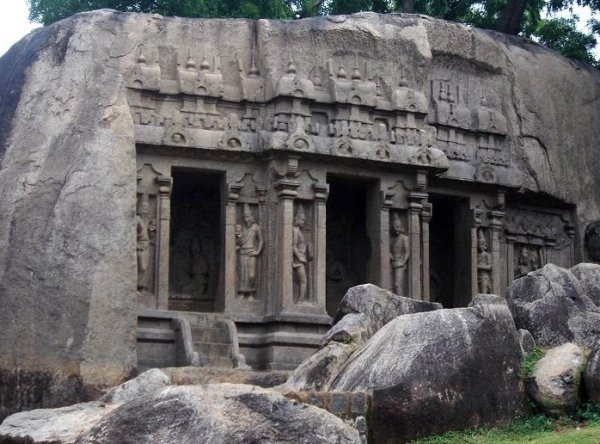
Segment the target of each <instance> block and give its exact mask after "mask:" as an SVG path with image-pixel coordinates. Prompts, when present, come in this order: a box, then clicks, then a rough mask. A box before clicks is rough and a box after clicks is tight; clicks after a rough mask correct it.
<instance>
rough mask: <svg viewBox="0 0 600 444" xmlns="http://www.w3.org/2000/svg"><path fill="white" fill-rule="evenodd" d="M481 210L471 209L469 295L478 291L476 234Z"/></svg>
mask: <svg viewBox="0 0 600 444" xmlns="http://www.w3.org/2000/svg"><path fill="white" fill-rule="evenodd" d="M482 216H483V211H481V210H477V209H476V210H473V224H472V226H471V297H473V296H475V295H476V294H477V293H478V292H479V285H478V283H477V234H478V230H479V227H480V226H481V218H482Z"/></svg>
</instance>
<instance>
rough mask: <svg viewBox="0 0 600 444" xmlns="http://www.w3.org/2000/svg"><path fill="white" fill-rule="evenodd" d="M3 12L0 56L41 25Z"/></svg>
mask: <svg viewBox="0 0 600 444" xmlns="http://www.w3.org/2000/svg"><path fill="white" fill-rule="evenodd" d="M2 3H3V4H2V13H1V14H0V56H2V55H3V54H4V53H5V52H6V51H8V49H9V48H10V47H11V46H12V45H13V43H16V42H17V41H19V40H20V39H21V38H22V37H24V36H25V35H27V34H28V33H29V31H31V30H32V29H34V28H36V27H38V26H40V25H38V24H32V23H29V20H28V19H27V16H28V14H29V9H28V8H27V0H3V1H2ZM574 12H575V13H576V14H577V15H578V16H579V17H580V19H581V26H584V24H585V22H586V21H587V20H588V18H589V17H590V12H589V9H588V10H585V9H582V8H579V7H576V8H575V11H574ZM594 53H595V55H596V57H600V43H599V44H598V45H596V48H595V51H594Z"/></svg>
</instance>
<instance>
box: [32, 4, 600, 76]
mask: <svg viewBox="0 0 600 444" xmlns="http://www.w3.org/2000/svg"><path fill="white" fill-rule="evenodd" d="M27 1H28V3H29V18H30V19H31V20H32V21H34V22H38V23H42V24H44V25H49V24H50V23H54V22H55V21H58V20H61V19H63V18H66V17H69V16H70V15H73V14H75V13H78V12H83V11H90V10H93V9H100V8H111V9H116V10H119V11H125V12H152V13H158V14H162V15H168V16H179V17H246V18H252V19H258V18H271V19H294V18H302V17H309V16H315V15H323V14H350V13H354V12H359V11H374V12H380V13H392V12H414V13H421V14H428V15H431V16H433V17H438V18H442V19H445V20H452V21H457V22H462V23H465V24H469V25H473V26H476V27H479V28H487V29H495V30H499V31H501V32H505V33H508V34H514V35H517V34H518V35H521V36H523V37H527V38H530V39H533V40H536V41H539V42H540V43H542V44H544V45H546V46H548V47H550V48H552V49H555V50H557V51H559V52H561V53H562V54H564V55H566V56H567V57H571V58H575V59H579V60H583V61H585V62H588V63H591V64H592V65H595V66H597V67H599V66H600V60H596V59H595V58H594V55H593V54H592V50H593V49H594V47H595V45H596V40H597V36H598V35H600V22H599V21H598V20H595V19H590V21H589V23H588V31H586V32H582V31H581V30H578V29H577V26H576V25H577V20H578V18H577V17H576V16H575V15H573V14H572V13H571V17H570V18H560V17H558V16H557V13H558V12H559V11H572V8H573V6H575V5H578V6H588V7H590V8H591V10H592V11H594V12H600V0H86V1H81V0H27ZM544 16H545V17H544Z"/></svg>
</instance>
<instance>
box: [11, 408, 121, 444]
mask: <svg viewBox="0 0 600 444" xmlns="http://www.w3.org/2000/svg"><path fill="white" fill-rule="evenodd" d="M117 406H118V404H105V403H103V402H99V401H92V402H87V403H82V404H74V405H70V406H67V407H60V408H57V409H38V410H31V411H27V412H20V413H15V414H14V415H11V416H9V417H8V418H6V419H5V420H4V422H2V424H0V442H2V443H5V444H11V443H14V444H22V443H27V444H33V443H44V444H46V443H52V444H71V443H74V442H75V441H76V440H77V438H78V437H79V436H80V435H82V434H84V433H87V432H88V431H89V430H90V429H91V428H92V427H93V426H94V424H96V423H97V422H98V421H99V420H100V418H102V417H103V416H104V415H106V414H107V413H109V412H111V411H112V410H114V409H115V408H117Z"/></svg>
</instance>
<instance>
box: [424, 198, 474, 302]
mask: <svg viewBox="0 0 600 444" xmlns="http://www.w3.org/2000/svg"><path fill="white" fill-rule="evenodd" d="M429 201H430V202H431V204H432V211H433V217H432V218H431V222H430V226H429V236H430V237H429V285H430V292H431V302H440V303H441V304H442V305H443V306H444V308H453V307H464V306H466V305H467V304H468V303H469V301H470V300H471V294H472V290H471V281H472V280H471V278H472V277H471V272H472V271H471V270H472V268H471V223H470V217H471V212H470V211H469V200H468V199H467V198H461V197H455V196H447V195H438V194H431V195H430V197H429Z"/></svg>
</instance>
